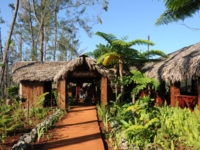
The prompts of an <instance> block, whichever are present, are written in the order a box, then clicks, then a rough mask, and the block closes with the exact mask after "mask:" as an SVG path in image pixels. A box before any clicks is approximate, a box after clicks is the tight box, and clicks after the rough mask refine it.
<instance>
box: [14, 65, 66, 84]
mask: <svg viewBox="0 0 200 150" xmlns="http://www.w3.org/2000/svg"><path fill="white" fill-rule="evenodd" d="M67 63H68V62H66V61H56V62H36V61H22V62H17V63H15V64H14V65H13V68H12V74H13V75H12V76H13V81H14V82H16V83H19V82H20V81H22V80H23V81H53V78H54V76H55V75H56V74H57V73H58V72H59V71H60V70H61V68H63V66H64V65H66V64H67Z"/></svg>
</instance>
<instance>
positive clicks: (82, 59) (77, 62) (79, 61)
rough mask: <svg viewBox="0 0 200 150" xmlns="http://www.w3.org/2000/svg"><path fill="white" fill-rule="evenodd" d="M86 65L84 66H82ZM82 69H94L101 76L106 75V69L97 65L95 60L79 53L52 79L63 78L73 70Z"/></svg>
mask: <svg viewBox="0 0 200 150" xmlns="http://www.w3.org/2000/svg"><path fill="white" fill-rule="evenodd" d="M84 66H86V67H84ZM78 69H79V70H82V71H94V72H98V73H99V74H101V75H102V76H106V77H108V70H107V69H106V68H104V67H103V66H100V65H97V63H96V60H95V59H93V58H90V57H88V56H87V55H81V56H79V57H77V58H75V59H73V60H71V61H70V62H69V63H68V64H67V65H65V66H64V67H63V68H62V69H61V70H60V71H59V72H58V73H57V74H56V76H55V77H54V81H58V80H60V79H65V78H67V77H68V75H69V74H70V73H71V72H72V71H75V70H78Z"/></svg>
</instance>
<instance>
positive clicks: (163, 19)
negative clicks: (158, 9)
mask: <svg viewBox="0 0 200 150" xmlns="http://www.w3.org/2000/svg"><path fill="white" fill-rule="evenodd" d="M164 2H165V6H166V10H165V11H164V13H163V14H162V15H161V16H160V17H159V18H158V20H157V21H156V24H157V25H161V24H168V23H171V22H174V21H178V20H184V19H185V18H187V17H191V16H192V15H193V14H194V13H195V12H197V11H198V10H199V9H200V1H199V0H164Z"/></svg>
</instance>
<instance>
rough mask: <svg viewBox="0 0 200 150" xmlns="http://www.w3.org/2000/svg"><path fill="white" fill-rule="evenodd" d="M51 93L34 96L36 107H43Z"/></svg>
mask: <svg viewBox="0 0 200 150" xmlns="http://www.w3.org/2000/svg"><path fill="white" fill-rule="evenodd" d="M48 94H49V92H46V93H43V94H41V95H39V96H36V95H34V99H35V100H36V107H42V106H43V104H44V100H45V96H46V95H48Z"/></svg>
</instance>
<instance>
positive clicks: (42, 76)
mask: <svg viewBox="0 0 200 150" xmlns="http://www.w3.org/2000/svg"><path fill="white" fill-rule="evenodd" d="M74 71H94V72H96V73H98V74H99V75H103V76H105V77H107V74H108V70H107V69H106V68H104V67H102V66H100V65H97V64H96V60H95V59H92V58H89V57H88V56H86V55H81V56H79V57H77V58H75V59H73V60H71V61H69V62H66V61H54V62H36V61H23V62H17V63H15V64H14V65H13V68H12V74H13V81H14V82H16V83H19V82H20V81H53V80H54V81H58V80H59V79H65V78H67V77H68V75H69V73H71V72H74Z"/></svg>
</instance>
